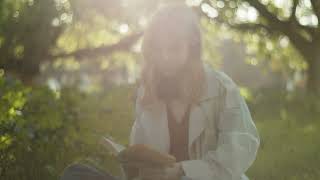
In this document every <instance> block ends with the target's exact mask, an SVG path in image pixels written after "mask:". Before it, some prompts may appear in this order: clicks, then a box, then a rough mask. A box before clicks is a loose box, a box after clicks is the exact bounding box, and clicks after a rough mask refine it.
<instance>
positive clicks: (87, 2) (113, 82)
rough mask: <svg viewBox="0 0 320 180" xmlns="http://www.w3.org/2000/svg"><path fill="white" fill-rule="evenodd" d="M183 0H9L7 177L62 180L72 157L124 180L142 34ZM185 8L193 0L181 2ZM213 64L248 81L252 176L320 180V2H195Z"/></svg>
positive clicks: (4, 118)
mask: <svg viewBox="0 0 320 180" xmlns="http://www.w3.org/2000/svg"><path fill="white" fill-rule="evenodd" d="M176 1H178V0H1V1H0V98H1V100H0V179H1V180H44V179H45V180H53V179H58V178H59V175H60V174H61V172H62V170H63V168H65V167H66V166H67V165H68V164H70V163H72V162H85V163H89V164H92V165H94V166H96V167H98V168H101V169H103V170H106V171H109V172H111V173H113V174H115V175H116V174H118V172H119V168H118V167H119V166H118V164H117V162H116V160H115V158H114V157H112V156H111V155H110V154H109V153H108V152H107V151H106V150H105V149H104V148H103V147H102V146H101V145H99V143H98V142H99V138H100V137H101V136H102V135H106V136H107V135H108V136H112V137H113V138H114V140H116V141H118V142H120V143H122V144H128V136H129V132H130V128H131V125H132V123H133V121H134V101H135V88H136V84H137V81H138V80H139V72H140V64H141V61H142V57H141V54H140V45H141V37H142V36H143V30H144V28H145V27H146V25H147V23H148V20H149V18H150V16H151V15H152V14H153V13H154V12H155V10H156V9H157V8H158V7H159V6H160V5H161V4H165V3H171V2H176ZM180 1H182V0H180ZM185 3H187V4H188V5H189V6H192V8H194V10H195V11H196V12H197V13H198V14H199V16H200V17H201V28H202V32H203V44H204V46H203V59H204V61H205V62H206V63H208V64H210V65H211V66H212V67H213V68H216V69H220V70H223V71H225V72H226V73H227V74H228V75H229V76H231V77H232V79H234V81H235V82H236V83H237V84H238V85H239V86H240V88H241V94H242V95H243V96H244V97H245V98H246V101H247V103H248V105H249V108H250V111H251V113H252V117H253V119H254V121H255V123H256V125H257V128H258V130H259V133H260V136H261V146H260V149H259V151H258V155H257V158H256V161H255V162H254V164H253V165H252V166H251V167H250V169H248V171H247V173H246V174H247V175H248V176H249V177H250V179H253V180H255V179H257V180H271V179H272V180H282V179H283V180H287V179H288V180H316V179H320V165H319V162H320V143H319V138H320V133H319V132H320V130H319V128H320V101H319V100H320V98H319V94H320V93H319V92H320V23H319V20H320V1H318V0H186V1H185Z"/></svg>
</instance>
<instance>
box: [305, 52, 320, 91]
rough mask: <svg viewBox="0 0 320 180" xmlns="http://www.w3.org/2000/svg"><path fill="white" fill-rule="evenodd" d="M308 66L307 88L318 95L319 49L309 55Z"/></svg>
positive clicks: (319, 82) (319, 83)
mask: <svg viewBox="0 0 320 180" xmlns="http://www.w3.org/2000/svg"><path fill="white" fill-rule="evenodd" d="M308 62H309V68H308V72H307V73H308V79H307V88H308V91H309V92H310V93H313V94H316V95H320V51H319V50H316V48H315V50H314V51H313V55H311V56H310V58H309V60H308Z"/></svg>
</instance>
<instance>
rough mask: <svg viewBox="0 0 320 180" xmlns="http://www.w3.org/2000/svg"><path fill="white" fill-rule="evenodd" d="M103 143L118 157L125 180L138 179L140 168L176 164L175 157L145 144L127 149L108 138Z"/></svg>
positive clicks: (122, 176) (104, 138) (103, 139)
mask: <svg viewBox="0 0 320 180" xmlns="http://www.w3.org/2000/svg"><path fill="white" fill-rule="evenodd" d="M101 143H102V145H104V147H105V148H106V149H107V150H108V151H109V152H110V153H111V154H113V155H114V156H116V157H117V159H118V161H119V162H120V164H121V166H120V167H121V174H120V176H121V179H124V180H132V179H136V178H137V177H138V176H139V168H142V167H167V166H171V165H173V164H174V163H175V162H176V159H175V157H174V156H171V155H169V154H163V153H161V152H158V151H157V150H155V149H153V148H151V147H149V146H147V145H145V144H134V145H131V146H129V147H125V146H123V145H121V144H118V143H115V142H114V141H113V140H112V139H111V138H108V137H102V140H101ZM138 179H139V178H138Z"/></svg>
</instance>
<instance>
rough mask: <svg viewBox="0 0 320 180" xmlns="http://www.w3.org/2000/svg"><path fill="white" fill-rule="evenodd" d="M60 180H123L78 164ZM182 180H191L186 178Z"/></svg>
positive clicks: (70, 167)
mask: <svg viewBox="0 0 320 180" xmlns="http://www.w3.org/2000/svg"><path fill="white" fill-rule="evenodd" d="M60 180H121V178H120V177H117V176H112V175H111V174H110V173H108V172H105V171H101V170H98V169H97V168H95V167H93V166H90V165H86V164H80V163H76V164H72V165H69V166H68V167H66V168H65V169H64V171H63V173H62V174H61V177H60ZM181 180H191V179H190V178H188V177H185V176H184V177H182V178H181Z"/></svg>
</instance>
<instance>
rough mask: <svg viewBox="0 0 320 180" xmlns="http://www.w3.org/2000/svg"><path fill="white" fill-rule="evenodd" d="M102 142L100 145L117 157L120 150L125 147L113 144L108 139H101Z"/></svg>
mask: <svg viewBox="0 0 320 180" xmlns="http://www.w3.org/2000/svg"><path fill="white" fill-rule="evenodd" d="M102 139H103V142H102V144H103V145H104V146H105V147H106V148H107V149H108V150H109V151H110V152H111V153H112V154H113V155H116V156H117V155H118V154H119V153H120V152H121V151H122V150H124V149H125V148H126V147H125V146H123V145H121V144H118V143H115V142H114V141H112V140H111V139H110V138H107V137H103V138H102Z"/></svg>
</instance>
